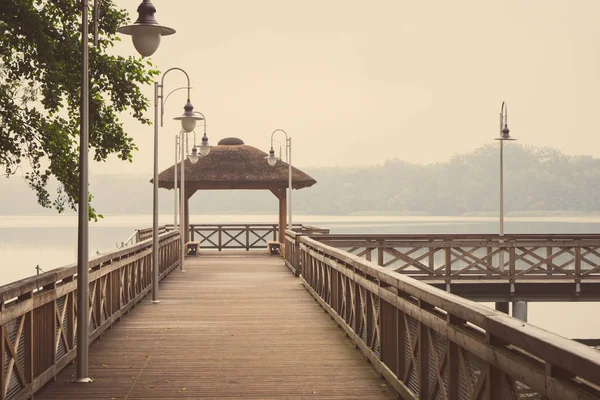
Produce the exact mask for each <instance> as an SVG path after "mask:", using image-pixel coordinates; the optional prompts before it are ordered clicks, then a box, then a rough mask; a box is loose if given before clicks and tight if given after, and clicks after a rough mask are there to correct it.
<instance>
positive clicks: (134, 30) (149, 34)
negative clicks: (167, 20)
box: [117, 0, 175, 57]
mask: <svg viewBox="0 0 600 400" xmlns="http://www.w3.org/2000/svg"><path fill="white" fill-rule="evenodd" d="M137 12H138V19H137V20H136V21H135V23H134V24H133V25H127V26H122V27H120V28H118V29H117V32H119V33H122V34H124V35H131V38H132V40H133V46H134V47H135V49H136V50H137V51H138V53H140V55H141V56H142V57H150V56H151V55H152V54H154V52H155V51H156V49H158V46H159V45H160V37H161V36H168V35H172V34H174V33H175V29H173V28H169V27H166V26H161V25H159V24H158V22H157V21H156V19H155V18H154V13H156V7H154V4H152V2H151V1H150V0H143V1H142V3H141V4H140V5H139V6H138V9H137Z"/></svg>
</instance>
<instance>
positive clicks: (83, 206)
mask: <svg viewBox="0 0 600 400" xmlns="http://www.w3.org/2000/svg"><path fill="white" fill-rule="evenodd" d="M81 5H82V7H81V105H80V109H79V113H80V116H79V119H80V124H81V125H80V133H79V199H78V200H79V201H78V210H77V212H78V223H77V293H78V298H77V300H78V301H77V326H78V329H77V375H76V377H75V381H76V382H81V383H87V382H91V381H92V380H91V379H90V378H89V376H88V350H89V337H88V321H89V319H88V318H89V317H88V314H89V307H90V304H89V293H88V292H89V266H88V257H89V254H88V251H89V249H88V245H89V241H88V229H89V224H88V221H89V217H90V214H89V204H88V200H89V199H88V147H89V121H90V113H89V110H90V108H89V75H88V74H89V72H88V67H89V65H88V63H89V55H88V33H89V27H88V11H89V3H88V0H82V1H81Z"/></svg>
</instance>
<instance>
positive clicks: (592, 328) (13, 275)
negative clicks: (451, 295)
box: [0, 215, 600, 338]
mask: <svg viewBox="0 0 600 400" xmlns="http://www.w3.org/2000/svg"><path fill="white" fill-rule="evenodd" d="M159 220H160V223H161V224H169V223H173V216H172V215H161V216H160V218H159ZM190 221H192V222H193V223H207V224H210V223H276V221H277V217H276V216H274V215H192V216H190ZM294 223H306V224H311V225H318V226H322V227H326V228H329V229H331V232H332V233H471V234H477V233H496V232H497V231H498V221H497V218H492V217H489V218H488V217H421V216H418V217H417V216H415V217H395V216H385V217H383V216H322V215H296V216H294ZM151 226H152V217H151V216H150V215H105V218H104V219H103V220H101V221H99V222H98V223H90V233H89V235H90V242H89V243H90V244H89V246H90V247H89V248H90V253H91V254H92V255H93V254H95V253H96V252H101V253H104V252H108V251H113V250H115V249H116V243H120V242H121V241H125V240H127V238H129V236H130V235H131V234H132V233H133V231H134V229H137V228H147V227H151ZM504 226H505V229H504V230H505V233H600V217H577V218H541V217H540V218H525V217H523V218H507V219H505V224H504ZM76 260H77V216H75V215H53V216H0V285H4V284H7V283H10V282H13V281H15V280H18V279H22V278H26V277H28V276H31V275H35V272H36V270H35V267H36V265H39V266H40V268H42V269H43V270H44V271H49V270H51V269H53V268H57V267H61V266H64V265H68V264H72V263H74V262H75V261H76ZM598 311H600V304H598V303H530V305H529V322H530V323H533V324H535V325H537V326H539V327H542V328H544V329H548V330H550V331H553V332H555V333H558V334H561V335H563V336H567V337H571V338H574V337H577V338H600V318H597V317H596V316H597V315H598Z"/></svg>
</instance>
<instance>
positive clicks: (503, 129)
mask: <svg viewBox="0 0 600 400" xmlns="http://www.w3.org/2000/svg"><path fill="white" fill-rule="evenodd" d="M495 140H498V141H500V220H499V230H500V232H499V233H500V243H502V242H503V240H502V237H503V236H504V141H506V140H516V139H513V138H511V137H510V130H509V129H508V107H507V106H506V103H505V102H502V108H501V109H500V137H498V138H496V139H495ZM498 257H499V260H498V262H499V264H500V271H504V249H500V252H499V255H498ZM513 287H514V284H511V293H512V292H514V289H513Z"/></svg>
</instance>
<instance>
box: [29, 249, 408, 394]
mask: <svg viewBox="0 0 600 400" xmlns="http://www.w3.org/2000/svg"><path fill="white" fill-rule="evenodd" d="M160 289H161V292H160V299H161V303H160V304H158V305H156V304H150V303H149V297H148V299H147V300H144V301H143V302H142V303H140V304H139V305H138V306H137V307H136V308H134V309H133V310H132V311H131V312H130V313H129V314H127V315H126V316H124V317H123V319H122V320H121V321H120V322H119V323H117V324H116V325H115V326H114V328H113V329H111V330H109V331H107V333H106V334H105V335H104V336H103V337H102V338H101V339H99V340H97V341H96V342H95V343H93V344H92V346H91V348H90V377H91V378H93V379H94V382H93V383H88V384H77V383H71V380H72V378H73V376H74V375H75V366H74V365H71V366H69V367H68V368H67V369H65V370H64V371H63V372H62V373H61V374H60V375H59V376H58V377H57V379H56V381H55V382H51V383H49V384H48V385H46V387H45V388H43V389H42V390H41V391H40V392H38V393H36V395H35V399H36V400H42V399H48V400H50V399H52V400H55V399H82V400H83V399H220V400H225V399H240V398H246V399H374V400H375V399H395V398H396V395H395V393H394V392H393V390H392V389H391V388H390V386H389V385H387V384H386V383H385V381H383V380H382V379H380V378H379V375H378V373H376V371H375V370H374V369H373V368H372V367H371V366H370V365H369V364H368V363H367V362H366V361H365V359H364V357H363V356H362V355H361V353H360V352H358V351H357V350H355V348H354V346H353V345H352V344H351V343H350V341H349V340H348V339H346V338H345V337H344V333H343V332H342V331H341V330H340V329H339V328H338V327H337V325H336V324H335V323H334V322H333V321H332V320H331V319H330V317H329V316H328V315H327V314H325V313H324V312H323V311H322V309H321V308H320V307H319V306H318V304H317V303H316V302H315V300H313V298H312V297H311V296H310V294H309V293H307V291H306V290H305V289H304V288H303V286H302V285H301V283H300V280H299V279H298V278H294V277H293V275H292V274H291V273H290V272H289V270H287V269H286V268H285V267H284V266H283V261H282V259H281V258H279V257H269V256H264V255H248V254H247V253H246V254H244V255H239V256H208V257H206V256H205V257H198V258H190V259H188V260H187V261H186V272H185V273H181V272H179V271H174V272H173V273H172V274H171V275H170V276H169V277H167V278H166V279H165V280H164V281H163V282H161V285H160Z"/></svg>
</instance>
